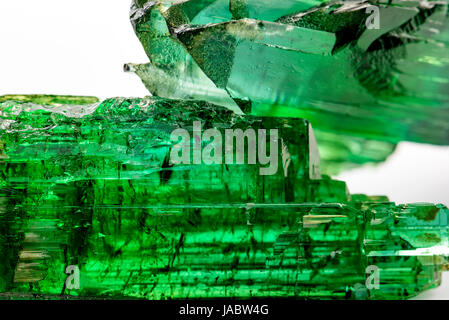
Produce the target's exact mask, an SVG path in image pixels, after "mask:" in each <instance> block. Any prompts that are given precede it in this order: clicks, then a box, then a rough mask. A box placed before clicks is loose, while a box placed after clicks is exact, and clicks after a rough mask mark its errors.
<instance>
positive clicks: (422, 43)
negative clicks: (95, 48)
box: [0, 0, 449, 299]
mask: <svg viewBox="0 0 449 320" xmlns="http://www.w3.org/2000/svg"><path fill="white" fill-rule="evenodd" d="M379 18H380V19H379ZM131 22H132V25H133V27H134V30H135V32H136V35H137V37H138V38H139V40H140V41H141V43H142V45H143V47H144V49H145V52H146V54H147V55H148V58H149V60H150V61H149V63H146V64H133V63H128V64H126V65H125V71H129V72H134V73H136V74H137V75H138V76H139V77H140V78H141V79H142V81H143V83H144V84H145V86H146V87H147V89H148V90H149V91H150V93H151V96H148V97H145V98H110V99H106V100H104V101H98V99H96V98H93V97H74V96H49V95H34V96H27V95H8V96H0V256H1V258H0V297H1V298H4V299H33V298H38V299H39V298H41V299H58V298H61V297H75V296H78V297H81V298H137V299H187V298H251V297H263V298H267V297H274V298H282V297H290V298H302V299H407V298H411V297H414V296H416V295H417V294H419V293H420V292H422V291H423V290H426V289H429V288H434V287H436V286H438V285H439V284H440V282H441V275H442V272H443V271H444V270H447V269H448V268H449V210H448V209H447V208H446V207H445V206H443V205H440V204H438V205H433V204H426V203H417V204H395V203H393V202H391V201H389V199H388V198H387V197H384V196H366V195H362V194H357V195H356V194H353V195H351V194H350V193H349V192H348V190H347V188H346V184H345V183H344V182H342V181H337V180H333V179H332V178H331V177H330V176H329V174H336V173H338V172H340V171H342V170H345V169H348V168H352V167H354V166H358V165H362V164H364V163H369V162H374V163H376V162H381V161H384V160H385V159H386V158H387V157H388V156H389V155H390V154H391V153H392V152H393V151H394V148H395V146H396V144H397V143H398V142H400V141H404V140H407V141H415V142H422V143H433V144H441V145H447V144H449V141H448V137H449V121H448V108H449V104H448V101H449V95H448V92H449V87H448V83H449V82H448V81H447V72H448V65H449V60H448V56H449V52H448V49H447V37H448V35H449V24H448V4H447V1H446V0H444V1H438V2H426V1H421V2H418V1H412V0H404V1H399V0H391V1H388V2H387V1H383V0H379V1H374V0H372V1H367V0H354V1H346V0H345V1H343V0H338V1H327V2H324V1H319V0H283V1H278V2H273V1H271V0H187V1H174V0H172V1H159V0H156V1H145V0H133V2H132V8H131ZM312 125H313V128H314V129H312ZM320 165H321V169H320Z"/></svg>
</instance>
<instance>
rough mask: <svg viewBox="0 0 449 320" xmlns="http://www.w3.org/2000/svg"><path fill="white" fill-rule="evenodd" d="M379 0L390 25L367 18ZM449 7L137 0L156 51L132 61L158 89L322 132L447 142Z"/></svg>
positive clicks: (135, 14)
mask: <svg viewBox="0 0 449 320" xmlns="http://www.w3.org/2000/svg"><path fill="white" fill-rule="evenodd" d="M373 5H376V6H377V7H378V8H379V12H380V29H367V27H366V21H367V19H368V18H369V14H368V13H367V11H366V9H367V8H368V7H369V6H373ZM447 10H448V6H447V2H446V1H439V2H417V1H395V0H393V1H388V3H387V2H386V1H372V2H370V1H364V0H361V1H330V2H324V3H321V2H320V1H282V3H281V4H279V3H278V2H276V3H275V4H273V3H271V2H270V3H268V2H265V1H262V2H261V1H239V0H235V1H234V0H232V1H227V0H216V1H212V0H211V1H194V0H190V1H184V2H181V3H177V2H170V1H168V2H166V1H137V0H136V1H134V4H133V8H132V15H131V20H132V23H133V25H134V28H135V30H136V33H137V36H138V37H139V39H140V41H141V42H142V44H143V46H144V48H145V50H146V52H147V54H148V56H149V58H150V60H151V62H150V63H149V64H146V65H131V66H130V68H129V70H132V71H135V72H136V73H137V74H138V75H139V76H140V77H141V79H142V80H143V82H144V83H145V84H146V85H147V87H148V89H149V90H150V91H151V92H152V93H154V94H157V95H159V96H164V97H168V98H179V97H180V96H182V95H185V96H188V95H189V94H191V95H194V96H193V98H195V99H202V100H208V101H211V102H214V103H217V104H220V105H223V106H226V107H228V108H231V109H233V110H235V109H236V105H235V104H237V105H238V106H239V107H240V109H241V110H242V111H244V112H245V113H251V114H255V115H269V116H281V117H300V118H305V119H308V120H309V121H311V123H312V124H313V126H314V128H315V129H316V130H317V131H318V132H319V131H326V132H330V133H334V132H339V133H344V134H346V135H349V136H356V137H359V138H364V139H370V140H379V141H385V142H389V143H393V144H394V143H397V142H399V141H403V140H408V141H416V142H424V143H434V144H447V143H448V139H447V137H448V131H449V127H448V123H449V122H448V121H447V119H448V118H447V114H448V107H449V105H448V101H449V96H448V92H449V88H448V81H447V79H446V78H447V77H446V75H447V73H448V60H447V57H448V56H449V52H448V49H447V45H446V44H445V41H446V39H447V38H448V33H449V23H448V21H449V20H448V15H447V12H448V11H447ZM211 82H212V83H211ZM167 83H169V84H167ZM172 83H177V86H175V85H172ZM225 97H228V98H230V99H231V100H233V101H234V102H235V104H232V103H230V101H229V99H225ZM220 100H221V101H220ZM367 145H373V144H372V143H371V142H367ZM392 148H393V146H392V145H390V149H392ZM375 150H376V149H372V151H375Z"/></svg>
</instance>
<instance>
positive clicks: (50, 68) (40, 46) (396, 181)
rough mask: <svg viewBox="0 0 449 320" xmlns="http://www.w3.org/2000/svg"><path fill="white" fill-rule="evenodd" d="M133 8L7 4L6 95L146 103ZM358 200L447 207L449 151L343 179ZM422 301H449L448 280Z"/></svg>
mask: <svg viewBox="0 0 449 320" xmlns="http://www.w3.org/2000/svg"><path fill="white" fill-rule="evenodd" d="M129 5H130V0H76V1H68V0H39V1H36V0H20V1H19V0H1V2H0V95H2V94H14V93H29V94H34V93H43V94H44V93H45V94H72V95H92V96H97V97H99V98H102V99H103V98H107V97H114V96H145V95H147V94H148V92H147V91H146V89H145V87H144V86H143V84H142V83H141V82H140V80H139V79H138V78H137V76H134V75H133V74H126V73H124V72H123V64H124V63H127V62H134V63H144V62H147V61H148V58H147V57H146V55H145V53H144V51H143V49H142V47H141V45H140V43H139V41H138V40H137V37H136V36H135V35H134V31H133V30H132V27H131V24H130V22H129V15H128V13H129ZM338 178H339V179H341V180H345V181H346V182H347V183H348V186H349V189H350V191H351V192H352V193H368V194H373V195H377V194H385V195H388V196H389V197H390V199H391V200H393V201H396V202H398V203H406V202H408V203H410V202H432V203H444V204H446V205H449V148H448V147H437V146H429V145H418V144H413V143H401V144H400V145H399V147H398V149H397V151H396V152H395V154H393V155H392V156H391V157H390V159H389V160H388V161H387V162H385V163H383V164H381V165H379V166H377V167H371V166H368V167H364V168H360V169H356V170H352V171H350V172H346V173H344V174H342V175H340V176H339V177H338ZM445 278H447V279H445V281H443V286H441V287H439V288H437V289H435V290H431V291H428V292H425V293H424V294H422V295H421V296H420V297H421V298H433V299H449V277H447V275H445Z"/></svg>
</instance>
